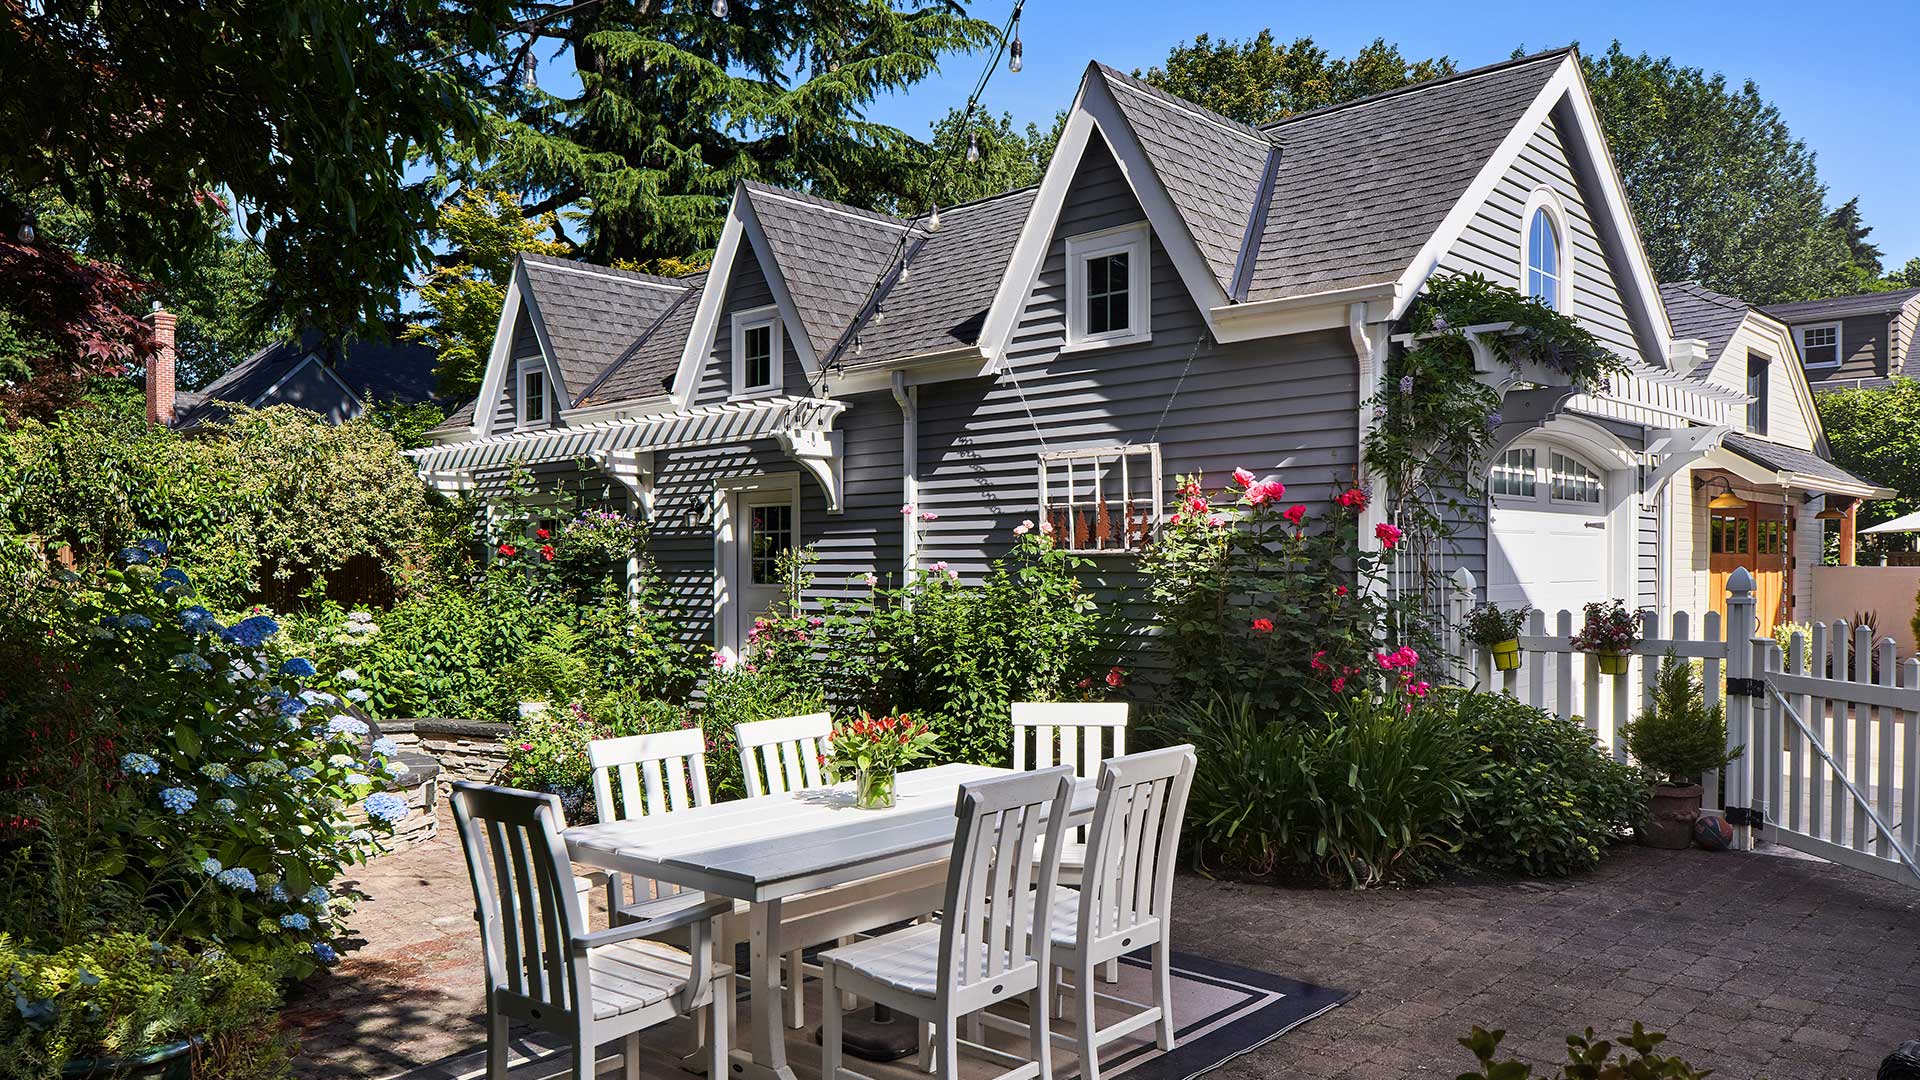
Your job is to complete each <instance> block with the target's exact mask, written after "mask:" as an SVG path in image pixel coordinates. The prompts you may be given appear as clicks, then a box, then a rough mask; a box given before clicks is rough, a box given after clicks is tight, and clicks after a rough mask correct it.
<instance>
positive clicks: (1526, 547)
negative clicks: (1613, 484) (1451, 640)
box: [1487, 444, 1613, 631]
mask: <svg viewBox="0 0 1920 1080" xmlns="http://www.w3.org/2000/svg"><path fill="white" fill-rule="evenodd" d="M1487 491H1488V497H1489V500H1490V501H1491V503H1492V506H1491V508H1490V510H1489V512H1488V518H1489V528H1488V546H1487V599H1488V601H1490V602H1492V603H1495V604H1499V605H1501V606H1502V607H1518V606H1522V605H1524V606H1526V607H1533V608H1539V609H1540V610H1542V611H1545V612H1547V627H1548V629H1549V631H1551V629H1552V627H1553V625H1554V615H1555V613H1557V612H1559V611H1561V610H1563V609H1564V610H1567V611H1571V612H1573V613H1574V624H1575V625H1576V626H1578V625H1579V621H1580V609H1581V606H1582V605H1584V604H1587V603H1590V602H1592V601H1594V600H1604V599H1606V598H1607V597H1609V596H1611V595H1613V592H1612V584H1613V582H1612V577H1613V575H1612V566H1613V546H1612V544H1611V543H1610V537H1609V536H1608V528H1607V513H1606V492H1605V490H1604V488H1603V481H1602V480H1601V476H1600V473H1599V471H1598V470H1597V469H1595V468H1594V467H1593V466H1592V465H1591V464H1589V463H1588V462H1586V461H1584V460H1582V459H1581V458H1578V457H1576V456H1574V455H1573V454H1571V453H1568V452H1567V451H1565V450H1560V449H1555V448H1554V447H1552V446H1548V445H1538V446H1533V445H1525V444H1522V445H1520V446H1517V447H1514V448H1512V449H1509V450H1507V451H1506V452H1505V453H1503V454H1502V455H1501V456H1500V457H1499V458H1498V459H1497V460H1496V461H1495V462H1494V466H1493V469H1492V470H1491V472H1490V474H1489V476H1488V478H1487Z"/></svg>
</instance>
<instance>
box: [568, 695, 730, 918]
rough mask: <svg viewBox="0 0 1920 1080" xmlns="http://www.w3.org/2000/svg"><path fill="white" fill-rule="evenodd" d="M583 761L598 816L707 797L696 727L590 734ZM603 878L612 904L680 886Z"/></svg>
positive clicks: (656, 810) (680, 806) (615, 817)
mask: <svg viewBox="0 0 1920 1080" xmlns="http://www.w3.org/2000/svg"><path fill="white" fill-rule="evenodd" d="M587 763H588V765H589V766H591V767H592V769H593V799H594V806H595V807H596V808H597V809H598V810H599V812H600V820H601V821H629V820H632V819H634V818H642V817H653V816H656V815H659V814H670V813H673V812H674V811H676V810H685V809H687V808H688V807H693V806H705V805H707V803H709V802H710V801H712V798H711V795H710V794H709V792H708V789H707V737H706V734H705V733H704V732H702V731H701V730H700V729H699V728H697V727H690V728H683V729H681V730H679V731H659V732H654V733H651V734H647V735H627V736H623V737H621V738H618V739H595V740H594V741H592V742H590V743H588V744H587ZM616 797H617V801H616ZM607 882H608V885H609V890H608V899H609V900H610V901H611V902H612V904H613V905H614V907H616V908H617V907H620V906H623V905H626V904H629V903H638V902H640V901H642V900H650V899H654V898H657V897H661V896H671V895H673V894H675V893H678V892H680V891H681V889H680V886H678V885H674V884H670V883H668V882H663V881H654V880H652V879H649V878H641V877H635V876H633V875H628V874H609V875H608V877H607ZM629 882H630V883H631V886H630V887H631V894H629V892H628V889H629V884H628V883H629Z"/></svg>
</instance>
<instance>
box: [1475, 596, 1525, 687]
mask: <svg viewBox="0 0 1920 1080" xmlns="http://www.w3.org/2000/svg"><path fill="white" fill-rule="evenodd" d="M1527 610H1528V609H1526V608H1523V607H1522V608H1503V607H1501V606H1499V605H1498V604H1481V605H1479V606H1478V607H1476V608H1474V609H1473V610H1472V611H1469V612H1467V622H1466V626H1465V627H1463V630H1464V631H1465V633H1466V635H1467V640H1468V641H1471V642H1473V643H1474V644H1475V645H1478V646H1479V647H1480V648H1481V650H1482V651H1484V652H1486V653H1488V654H1489V655H1491V656H1492V657H1493V666H1494V669H1495V670H1496V671H1515V670H1518V669H1519V667H1520V631H1521V629H1522V628H1523V627H1525V626H1526V624H1527Z"/></svg>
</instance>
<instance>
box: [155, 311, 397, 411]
mask: <svg viewBox="0 0 1920 1080" xmlns="http://www.w3.org/2000/svg"><path fill="white" fill-rule="evenodd" d="M433 362H434V353H433V350H432V349H430V348H427V347H426V346H424V345H416V344H412V343H408V342H399V341H393V342H369V341H347V342H344V343H342V344H340V346H339V347H338V348H335V347H333V345H332V343H330V342H328V341H326V340H324V339H322V338H321V337H320V335H318V334H316V333H313V332H311V331H309V332H308V333H306V334H304V335H302V336H301V339H300V340H299V341H284V342H276V343H275V344H272V345H269V346H267V347H266V348H264V349H261V350H260V351H259V352H257V353H254V354H253V355H252V356H250V357H248V358H247V359H245V360H242V361H241V362H240V363H238V364H236V365H234V366H233V367H232V368H231V369H229V370H228V371H227V372H225V373H224V374H222V375H221V376H220V377H219V378H217V379H215V380H214V381H212V382H211V383H208V384H207V385H206V387H205V388H204V389H201V390H199V391H197V392H190V391H175V390H174V388H173V387H172V385H171V384H170V380H171V376H172V368H171V367H167V368H166V369H165V374H166V377H167V380H168V385H165V386H163V387H159V386H154V385H151V384H152V382H153V380H149V383H150V385H149V386H148V388H147V394H148V398H149V404H150V406H152V405H153V403H154V402H155V401H157V400H162V399H160V398H159V397H158V395H159V394H162V393H164V394H166V395H167V396H170V397H171V398H172V399H173V408H172V410H171V413H172V421H171V423H172V426H173V427H175V428H179V429H182V430H190V429H192V428H197V427H201V426H203V425H206V424H208V423H213V422H216V421H219V420H222V419H224V418H226V416H227V415H228V407H229V406H230V405H235V404H238V405H247V406H251V407H253V408H256V409H264V408H267V407H269V406H273V405H297V406H299V407H300V408H303V409H309V410H311V411H313V412H317V413H319V414H320V415H322V416H324V417H326V418H327V419H328V421H330V422H332V423H335V424H338V423H341V422H343V421H345V420H348V419H351V418H352V417H355V416H358V415H360V413H361V412H362V411H364V410H365V409H366V407H367V406H368V405H369V404H370V403H372V402H375V401H403V402H415V401H431V400H433V398H434V393H433Z"/></svg>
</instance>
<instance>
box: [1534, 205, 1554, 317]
mask: <svg viewBox="0 0 1920 1080" xmlns="http://www.w3.org/2000/svg"><path fill="white" fill-rule="evenodd" d="M1561 277H1562V274H1561V270H1560V232H1559V230H1558V229H1557V228H1555V226H1554V220H1553V215H1552V214H1550V213H1548V212H1547V208H1546V207H1544V206H1542V207H1539V208H1537V209H1535V210H1534V212H1533V220H1532V221H1531V222H1530V223H1529V224H1528V225H1527V295H1528V296H1536V297H1539V298H1540V300H1541V301H1542V302H1544V303H1545V304H1546V305H1547V306H1548V307H1550V308H1553V309H1554V310H1555V311H1558V310H1559V309H1560V281H1561Z"/></svg>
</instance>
